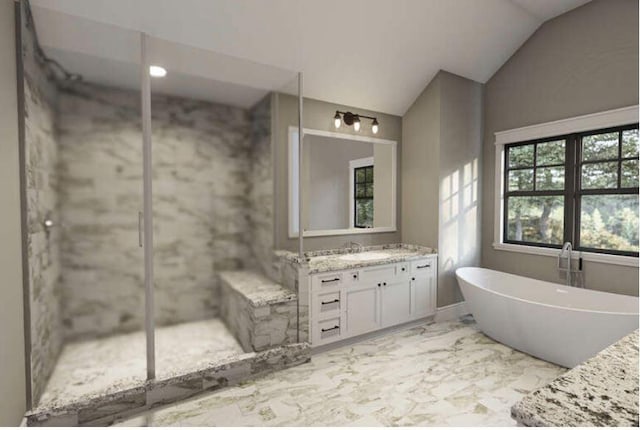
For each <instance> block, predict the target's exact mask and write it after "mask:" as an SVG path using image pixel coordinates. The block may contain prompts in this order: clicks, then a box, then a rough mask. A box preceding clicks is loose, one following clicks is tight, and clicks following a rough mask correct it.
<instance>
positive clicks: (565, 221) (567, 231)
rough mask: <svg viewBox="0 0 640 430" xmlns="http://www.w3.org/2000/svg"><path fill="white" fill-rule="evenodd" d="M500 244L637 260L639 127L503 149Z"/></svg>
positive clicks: (510, 146)
mask: <svg viewBox="0 0 640 430" xmlns="http://www.w3.org/2000/svg"><path fill="white" fill-rule="evenodd" d="M504 160H505V165H504V184H505V193H504V214H503V217H504V219H503V228H504V231H503V241H504V242H505V243H514V244H521V245H534V246H543V247H552V248H560V247H561V246H562V244H563V243H564V242H571V243H572V244H574V247H575V249H578V250H583V251H590V252H600V253H609V254H618V255H631V256H637V255H638V125H637V124H635V125H629V126H624V127H616V128H611V129H605V130H596V131H591V132H584V133H575V134H570V135H566V136H558V137H553V138H546V139H542V140H536V141H528V142H522V143H514V144H509V145H505V158H504Z"/></svg>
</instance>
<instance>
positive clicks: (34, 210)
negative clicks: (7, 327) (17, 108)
mask: <svg viewBox="0 0 640 430" xmlns="http://www.w3.org/2000/svg"><path fill="white" fill-rule="evenodd" d="M22 60H23V67H24V81H23V88H24V119H25V137H24V145H25V173H26V184H25V185H26V193H27V255H28V258H29V272H28V279H29V281H28V285H29V309H30V312H31V324H30V337H31V342H30V348H31V356H30V362H31V363H30V365H31V389H32V395H33V398H34V400H36V401H37V399H38V398H39V397H40V395H41V394H42V391H43V390H44V387H45V384H46V382H47V380H48V378H49V375H51V372H52V371H53V368H54V366H55V363H56V359H57V358H58V355H59V354H60V350H61V349H62V340H63V335H62V313H61V306H60V283H59V278H60V268H61V265H60V230H59V227H56V228H53V229H51V230H50V231H49V232H47V231H46V230H45V228H44V224H43V222H44V220H45V218H46V217H49V216H50V217H51V218H52V219H53V220H54V221H55V222H56V223H58V222H59V214H58V210H57V209H58V203H59V202H58V193H57V190H58V175H57V171H56V164H57V160H58V156H59V154H58V146H57V144H56V132H55V109H54V107H55V99H56V87H55V84H54V83H53V82H52V81H50V80H49V79H48V77H47V75H46V73H45V71H44V69H43V67H42V65H41V64H40V63H39V62H38V61H36V59H35V55H34V49H33V33H32V29H31V28H29V27H28V26H26V25H24V24H23V31H22Z"/></svg>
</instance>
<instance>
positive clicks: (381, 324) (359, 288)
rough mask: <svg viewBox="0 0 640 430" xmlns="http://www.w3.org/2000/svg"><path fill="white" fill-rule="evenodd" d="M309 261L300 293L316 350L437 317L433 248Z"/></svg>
mask: <svg viewBox="0 0 640 430" xmlns="http://www.w3.org/2000/svg"><path fill="white" fill-rule="evenodd" d="M306 257H307V258H306V261H303V262H301V263H300V265H299V277H298V279H299V282H300V285H299V291H300V293H301V297H300V299H301V300H305V297H306V300H307V301H308V321H309V324H308V328H309V340H310V342H311V344H312V346H314V347H315V346H320V345H325V344H329V343H332V342H336V341H340V340H344V339H348V338H351V337H354V336H359V335H363V334H366V333H370V332H374V331H377V330H381V329H385V328H388V327H392V326H396V325H400V324H404V323H408V322H410V321H414V320H419V319H422V318H425V317H428V316H431V315H434V314H435V311H436V290H437V255H436V254H435V251H434V250H433V249H431V248H425V247H418V246H412V245H405V244H398V245H388V246H384V247H368V248H365V249H363V250H362V251H361V252H345V251H342V252H341V251H340V250H333V251H318V252H315V253H313V252H312V253H307V254H306ZM305 292H306V293H307V294H305ZM304 319H306V318H304Z"/></svg>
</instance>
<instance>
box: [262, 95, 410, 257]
mask: <svg viewBox="0 0 640 430" xmlns="http://www.w3.org/2000/svg"><path fill="white" fill-rule="evenodd" d="M274 97H275V105H274V120H273V124H274V131H275V133H274V151H275V154H274V156H275V161H276V165H275V178H274V179H275V205H276V206H275V211H276V212H275V214H276V216H275V219H276V224H275V226H276V248H278V249H287V250H291V251H296V250H297V249H298V240H297V238H293V239H289V237H288V235H289V233H288V231H289V229H288V222H289V209H288V198H289V185H288V146H289V144H288V138H289V137H288V134H289V131H288V130H289V126H296V127H297V125H298V99H297V97H294V96H290V95H286V94H275V96H274ZM336 110H341V111H351V112H356V113H360V114H363V115H369V116H376V117H377V118H378V122H379V123H380V131H379V132H378V134H377V135H373V134H372V133H371V130H370V127H369V124H368V121H363V126H362V128H361V129H360V132H358V133H356V132H355V131H354V130H353V127H346V126H342V127H341V128H340V129H339V131H340V133H349V134H358V135H364V136H371V137H379V138H382V139H390V140H395V141H397V142H398V160H400V159H401V156H402V119H401V118H400V117H397V116H394V115H387V114H382V113H379V112H371V111H365V110H362V109H359V108H355V107H352V106H343V105H336V104H332V103H326V102H322V101H319V100H313V99H304V109H303V115H304V118H303V122H304V127H306V128H312V129H317V130H326V131H336V129H335V127H334V125H333V116H334V115H335V113H336ZM398 164H399V165H398V166H397V168H398V172H400V171H401V163H400V162H399V163H398ZM401 182H402V181H401V178H398V184H397V190H396V196H398V198H399V196H400V190H401ZM397 207H398V212H399V213H398V220H400V216H401V215H400V212H401V210H400V202H399V201H398V202H397ZM397 227H398V230H397V231H396V232H392V233H368V234H356V235H347V236H325V237H310V238H305V240H304V247H305V251H310V250H317V249H329V248H337V247H341V246H343V245H344V243H345V242H347V241H349V240H354V241H357V242H360V243H362V244H363V245H375V244H385V243H395V242H399V241H400V229H401V227H402V225H401V223H400V222H399V223H398V226H397Z"/></svg>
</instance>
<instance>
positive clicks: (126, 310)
mask: <svg viewBox="0 0 640 430" xmlns="http://www.w3.org/2000/svg"><path fill="white" fill-rule="evenodd" d="M139 112H140V109H139V97H137V96H136V93H134V92H125V91H114V90H112V89H109V90H107V89H105V88H101V87H97V86H93V85H90V84H82V83H77V84H71V85H66V86H65V85H61V86H60V88H59V100H58V109H57V120H56V125H57V129H58V143H59V146H60V150H59V152H60V157H59V166H58V168H59V174H60V190H59V194H60V214H61V217H62V224H63V227H62V248H61V250H62V278H61V280H62V281H61V286H62V305H63V321H64V328H65V337H66V338H67V339H70V340H72V339H76V338H79V337H83V336H85V337H87V336H95V335H106V334H109V333H112V332H125V331H132V330H139V329H141V328H142V327H143V323H142V321H143V316H144V313H143V309H144V308H143V302H142V299H143V293H142V292H143V279H144V278H143V252H142V249H141V248H140V247H139V246H138V218H137V213H138V211H139V210H140V209H141V208H142V147H141V141H142V137H141V136H142V134H141V130H140V113H139Z"/></svg>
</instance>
